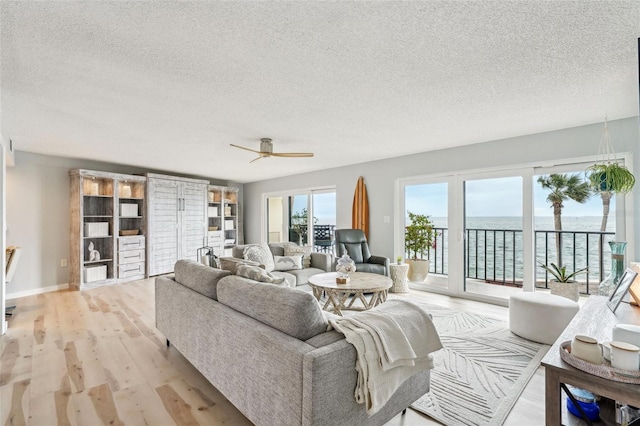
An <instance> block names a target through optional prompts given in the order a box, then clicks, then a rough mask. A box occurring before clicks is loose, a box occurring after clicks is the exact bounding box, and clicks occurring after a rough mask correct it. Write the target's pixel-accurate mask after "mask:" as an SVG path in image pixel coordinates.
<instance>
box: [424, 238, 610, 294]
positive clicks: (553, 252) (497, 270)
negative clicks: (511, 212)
mask: <svg viewBox="0 0 640 426" xmlns="http://www.w3.org/2000/svg"><path fill="white" fill-rule="evenodd" d="M435 229H436V231H437V233H438V234H437V237H436V240H435V244H434V246H433V248H432V249H431V250H430V251H429V255H428V258H429V259H430V260H431V264H430V265H429V270H430V271H429V272H431V273H434V274H442V275H448V273H449V271H448V269H449V267H448V266H449V265H448V241H449V230H448V229H447V228H435ZM522 235H523V234H522V231H521V230H513V229H473V228H471V229H467V230H466V231H465V247H464V252H465V258H466V262H465V268H464V272H465V277H466V278H470V279H477V280H483V281H485V282H488V283H492V284H501V285H510V286H518V287H521V286H522V280H523V277H524V270H523V264H524V259H523V241H522ZM614 236H615V233H614V232H599V231H543V230H540V231H535V259H536V265H535V266H536V287H539V288H547V287H548V283H549V281H550V279H551V278H552V277H550V276H549V274H548V273H547V272H546V271H545V270H544V269H543V268H541V267H540V266H539V263H542V264H545V265H548V264H549V263H552V262H553V263H556V264H562V265H565V266H566V267H567V269H568V270H569V271H571V272H572V271H575V270H577V269H581V268H588V271H587V273H586V274H582V275H580V276H578V277H576V280H577V281H579V282H580V283H581V284H582V293H585V294H591V293H592V292H594V291H595V290H594V286H595V289H596V290H597V285H598V284H599V283H600V282H601V281H602V280H603V279H604V277H605V275H606V273H607V271H608V270H609V269H610V262H611V259H610V256H607V255H606V253H608V250H609V249H608V244H607V243H608V242H609V241H613V240H614ZM558 247H560V248H561V249H560V252H559V255H558Z"/></svg>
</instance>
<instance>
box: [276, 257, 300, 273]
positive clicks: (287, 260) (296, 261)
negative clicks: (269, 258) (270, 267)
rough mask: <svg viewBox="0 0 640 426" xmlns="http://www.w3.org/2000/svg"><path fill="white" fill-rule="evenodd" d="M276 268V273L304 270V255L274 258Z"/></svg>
mask: <svg viewBox="0 0 640 426" xmlns="http://www.w3.org/2000/svg"><path fill="white" fill-rule="evenodd" d="M273 262H274V263H275V265H276V267H275V268H274V271H291V270H292V269H302V255H301V254H298V255H295V256H273Z"/></svg>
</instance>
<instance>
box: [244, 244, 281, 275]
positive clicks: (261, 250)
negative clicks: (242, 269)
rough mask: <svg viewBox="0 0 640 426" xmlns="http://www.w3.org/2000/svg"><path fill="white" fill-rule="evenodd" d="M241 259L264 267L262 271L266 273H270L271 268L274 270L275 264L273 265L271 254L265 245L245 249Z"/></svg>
mask: <svg viewBox="0 0 640 426" xmlns="http://www.w3.org/2000/svg"><path fill="white" fill-rule="evenodd" d="M243 258H244V260H250V261H252V262H258V263H259V264H261V265H264V269H265V270H266V271H267V272H271V271H273V268H275V264H274V263H273V254H271V250H270V249H269V246H268V245H267V244H265V243H261V244H256V245H252V246H249V247H247V248H245V249H244V253H243Z"/></svg>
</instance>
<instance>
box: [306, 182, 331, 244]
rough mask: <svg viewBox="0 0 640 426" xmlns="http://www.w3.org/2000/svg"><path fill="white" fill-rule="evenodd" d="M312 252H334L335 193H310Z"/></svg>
mask: <svg viewBox="0 0 640 426" xmlns="http://www.w3.org/2000/svg"><path fill="white" fill-rule="evenodd" d="M311 198H312V204H311V207H312V210H313V251H316V252H323V253H334V252H335V246H334V244H335V230H336V191H335V190H323V191H312V192H311Z"/></svg>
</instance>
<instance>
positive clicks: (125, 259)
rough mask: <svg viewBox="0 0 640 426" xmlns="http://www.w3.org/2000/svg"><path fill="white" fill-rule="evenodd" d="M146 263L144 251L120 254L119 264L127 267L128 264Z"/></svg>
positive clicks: (127, 251)
mask: <svg viewBox="0 0 640 426" xmlns="http://www.w3.org/2000/svg"><path fill="white" fill-rule="evenodd" d="M138 262H144V249H140V250H125V251H121V252H119V253H118V264H119V265H126V264H128V263H138Z"/></svg>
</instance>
